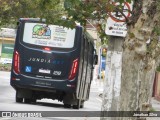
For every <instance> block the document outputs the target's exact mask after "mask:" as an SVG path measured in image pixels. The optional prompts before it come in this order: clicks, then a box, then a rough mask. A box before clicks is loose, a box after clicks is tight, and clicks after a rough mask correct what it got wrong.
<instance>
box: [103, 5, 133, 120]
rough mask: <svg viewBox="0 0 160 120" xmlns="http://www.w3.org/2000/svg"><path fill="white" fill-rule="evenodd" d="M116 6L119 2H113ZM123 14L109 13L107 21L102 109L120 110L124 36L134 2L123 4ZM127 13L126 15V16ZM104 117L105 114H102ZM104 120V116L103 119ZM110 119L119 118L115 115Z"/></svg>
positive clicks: (109, 119) (115, 119)
mask: <svg viewBox="0 0 160 120" xmlns="http://www.w3.org/2000/svg"><path fill="white" fill-rule="evenodd" d="M113 4H114V5H115V6H118V5H120V4H119V3H113ZM122 8H123V14H121V13H120V12H118V11H116V12H111V13H109V18H108V20H107V23H106V29H105V33H106V34H107V35H109V36H110V38H109V44H108V51H107V58H106V72H105V73H106V74H105V76H106V78H105V87H104V92H103V93H104V95H103V96H104V97H103V98H104V99H103V103H102V111H119V110H120V90H121V73H122V54H123V49H122V46H123V43H124V37H125V36H126V34H127V25H126V23H125V21H126V18H129V17H131V14H130V11H132V3H131V4H129V3H127V2H125V3H123V4H122ZM124 15H125V16H124ZM102 117H104V116H102ZM101 120H103V118H102V119H101ZM108 120H117V118H115V117H111V118H108Z"/></svg>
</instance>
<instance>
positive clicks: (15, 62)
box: [13, 51, 20, 74]
mask: <svg viewBox="0 0 160 120" xmlns="http://www.w3.org/2000/svg"><path fill="white" fill-rule="evenodd" d="M19 59H20V58H19V53H18V52H17V51H15V53H14V63H13V64H14V65H13V69H14V71H15V72H16V73H17V74H19V73H20V70H19V64H20V60H19Z"/></svg>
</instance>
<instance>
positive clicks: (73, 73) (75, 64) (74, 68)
mask: <svg viewBox="0 0 160 120" xmlns="http://www.w3.org/2000/svg"><path fill="white" fill-rule="evenodd" d="M77 70H78V59H75V60H74V61H73V63H72V68H71V72H70V74H69V78H68V79H69V80H73V78H75V76H76V73H77Z"/></svg>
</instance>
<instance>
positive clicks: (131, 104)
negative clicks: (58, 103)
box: [102, 0, 160, 120]
mask: <svg viewBox="0 0 160 120" xmlns="http://www.w3.org/2000/svg"><path fill="white" fill-rule="evenodd" d="M134 5H135V6H134V7H133V15H132V19H131V20H132V22H130V23H129V24H130V26H129V28H128V34H127V36H126V38H125V42H124V44H123V55H122V77H121V84H120V85H121V87H120V88H121V89H120V97H119V98H118V103H116V104H117V105H119V107H116V108H114V107H112V106H111V105H112V104H114V101H113V100H112V101H108V98H106V97H105V96H107V95H108V93H109V91H104V102H103V105H102V110H103V111H105V110H109V111H148V110H150V107H151V104H150V100H151V96H152V86H153V80H154V77H155V69H156V66H157V65H158V64H159V62H158V61H157V60H156V58H157V57H158V56H159V53H160V52H159V51H160V49H159V48H160V47H159V45H160V43H159V42H158V39H157V37H155V36H156V34H155V28H156V26H158V25H159V16H160V13H159V11H158V5H160V1H159V0H157V1H156V0H152V1H151V0H141V1H139V0H135V3H134ZM106 72H108V71H106ZM106 81H108V80H107V79H106ZM109 81H110V80H109ZM111 86H112V85H108V86H107V84H106V85H105V87H106V88H105V90H106V89H109V88H107V87H111ZM111 96H114V94H113V93H112V95H111ZM107 97H109V96H107ZM109 105H110V106H109ZM105 106H109V107H105ZM102 119H103V120H108V118H102ZM118 120H128V118H127V117H124V118H119V119H118ZM130 120H137V118H136V117H131V118H130Z"/></svg>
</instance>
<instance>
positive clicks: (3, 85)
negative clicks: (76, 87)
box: [0, 71, 102, 120]
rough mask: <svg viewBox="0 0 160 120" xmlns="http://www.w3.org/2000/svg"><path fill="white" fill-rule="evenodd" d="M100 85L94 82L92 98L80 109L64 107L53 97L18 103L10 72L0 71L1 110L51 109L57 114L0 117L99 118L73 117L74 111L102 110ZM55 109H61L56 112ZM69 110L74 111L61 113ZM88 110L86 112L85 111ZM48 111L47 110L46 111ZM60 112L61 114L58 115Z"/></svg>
mask: <svg viewBox="0 0 160 120" xmlns="http://www.w3.org/2000/svg"><path fill="white" fill-rule="evenodd" d="M99 93H100V92H99V86H97V85H95V84H92V87H91V92H90V98H89V100H88V101H86V102H85V104H84V108H82V109H80V110H76V109H72V108H64V107H63V103H62V102H58V101H57V100H51V99H42V100H38V101H37V103H36V104H25V103H16V102H15V90H14V89H13V88H12V87H11V86H10V72H2V71H0V111H1V112H3V111H9V112H10V111H22V112H25V111H26V112H29V111H35V112H37V111H49V112H48V114H57V116H56V117H54V118H51V117H45V118H17V117H15V118H8V117H7V118H0V119H5V120H6V119H7V120H21V119H23V120H24V119H25V120H30V119H33V120H41V119H42V120H52V119H53V120H75V119H76V120H99V118H97V117H92V116H90V117H76V118H75V117H72V114H73V115H74V111H75V112H77V111H82V113H84V114H86V115H85V116H87V114H88V112H93V114H94V111H100V110H101V104H102V99H101V98H100V97H99V96H98V95H99ZM54 111H60V112H59V113H56V112H54ZM67 111H72V113H71V116H68V117H62V116H61V114H63V112H64V114H65V113H66V112H67ZM85 111H86V112H85ZM46 113H47V112H46ZM58 114H59V115H60V116H58Z"/></svg>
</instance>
